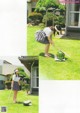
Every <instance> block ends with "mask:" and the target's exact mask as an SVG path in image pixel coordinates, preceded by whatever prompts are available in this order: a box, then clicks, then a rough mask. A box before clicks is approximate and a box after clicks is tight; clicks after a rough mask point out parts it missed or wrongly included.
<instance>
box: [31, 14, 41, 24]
mask: <svg viewBox="0 0 80 113" xmlns="http://www.w3.org/2000/svg"><path fill="white" fill-rule="evenodd" d="M42 18H43V16H42V14H41V13H37V12H32V13H30V15H29V19H31V20H32V22H33V23H34V24H35V25H37V24H39V23H40V22H41V21H42Z"/></svg>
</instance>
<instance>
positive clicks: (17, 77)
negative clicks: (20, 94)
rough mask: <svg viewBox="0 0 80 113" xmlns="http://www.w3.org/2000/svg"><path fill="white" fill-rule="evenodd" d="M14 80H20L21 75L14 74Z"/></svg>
mask: <svg viewBox="0 0 80 113" xmlns="http://www.w3.org/2000/svg"><path fill="white" fill-rule="evenodd" d="M12 80H13V81H15V82H18V81H19V80H20V77H19V76H16V75H15V74H14V75H13V77H12Z"/></svg>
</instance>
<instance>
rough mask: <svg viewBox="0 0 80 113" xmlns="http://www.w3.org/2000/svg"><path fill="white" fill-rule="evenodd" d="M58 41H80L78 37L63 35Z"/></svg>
mask: <svg viewBox="0 0 80 113" xmlns="http://www.w3.org/2000/svg"><path fill="white" fill-rule="evenodd" d="M60 39H67V40H80V37H79V36H70V35H63V36H62V37H60Z"/></svg>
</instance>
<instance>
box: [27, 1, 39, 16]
mask: <svg viewBox="0 0 80 113" xmlns="http://www.w3.org/2000/svg"><path fill="white" fill-rule="evenodd" d="M37 1H38V0H27V16H28V15H29V14H30V13H31V12H33V11H34V10H35V7H36V3H37Z"/></svg>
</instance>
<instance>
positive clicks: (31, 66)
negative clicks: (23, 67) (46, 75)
mask: <svg viewBox="0 0 80 113" xmlns="http://www.w3.org/2000/svg"><path fill="white" fill-rule="evenodd" d="M34 62H35V61H33V63H32V65H31V82H30V83H31V85H30V86H31V87H30V92H31V93H32V68H33V65H34Z"/></svg>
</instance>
